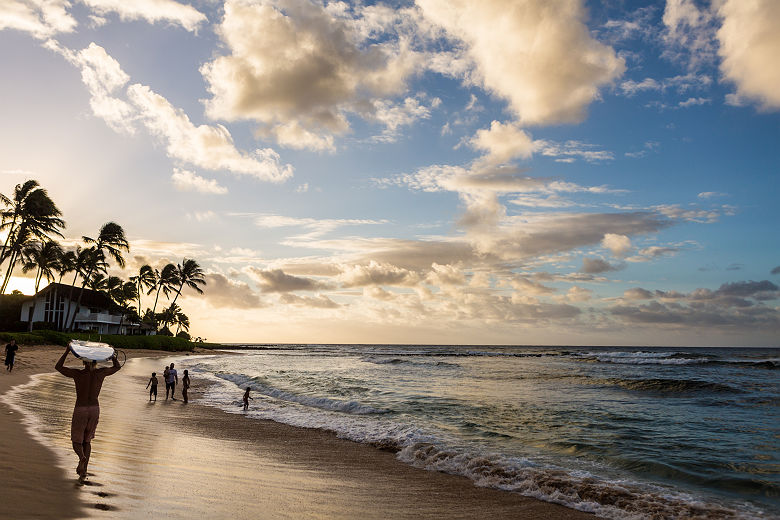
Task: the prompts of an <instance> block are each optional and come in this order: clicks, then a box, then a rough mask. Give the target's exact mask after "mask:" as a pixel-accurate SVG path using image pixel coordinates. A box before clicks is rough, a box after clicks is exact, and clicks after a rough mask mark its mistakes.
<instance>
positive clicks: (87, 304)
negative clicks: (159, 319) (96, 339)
mask: <svg viewBox="0 0 780 520" xmlns="http://www.w3.org/2000/svg"><path fill="white" fill-rule="evenodd" d="M80 290H81V288H80V287H75V288H73V289H71V286H70V285H65V284H61V283H52V284H49V285H47V286H46V287H44V288H43V289H41V290H40V291H38V294H36V295H35V296H31V297H30V299H29V300H28V301H25V302H24V303H23V304H22V316H21V318H20V319H21V321H23V322H27V323H30V322H32V323H35V322H39V321H42V322H46V323H50V324H53V325H54V327H55V328H56V329H57V330H65V329H66V328H68V326H69V325H70V319H71V318H72V317H73V312H74V311H76V320H75V321H74V325H73V329H74V330H75V331H84V332H94V333H97V334H143V333H144V332H142V331H141V329H142V327H141V325H139V324H138V323H128V319H127V317H126V316H125V318H124V319H123V318H122V316H121V314H120V313H119V312H118V309H117V306H116V305H115V304H114V303H113V302H112V301H111V300H110V299H109V298H108V296H106V295H105V294H103V293H101V292H98V291H93V290H91V289H84V294H83V295H82V297H81V305H80V306H78V305H77V303H78V298H79V292H80Z"/></svg>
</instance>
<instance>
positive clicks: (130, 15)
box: [79, 0, 207, 31]
mask: <svg viewBox="0 0 780 520" xmlns="http://www.w3.org/2000/svg"><path fill="white" fill-rule="evenodd" d="M79 1H80V2H82V3H84V4H86V5H87V6H89V7H90V8H92V10H93V11H94V12H95V13H97V14H98V15H99V16H105V15H107V14H109V13H117V14H118V15H119V17H120V18H121V19H122V20H123V21H131V20H146V21H147V22H149V23H156V22H168V23H171V24H178V25H181V26H182V27H184V28H185V29H187V30H188V31H195V30H196V29H197V28H198V26H199V25H200V24H201V23H204V22H206V21H207V20H206V17H205V16H204V15H203V13H201V12H200V11H198V10H197V9H195V8H194V7H192V6H190V5H186V4H181V3H179V2H175V1H173V0H132V1H131V2H127V1H124V0H79Z"/></svg>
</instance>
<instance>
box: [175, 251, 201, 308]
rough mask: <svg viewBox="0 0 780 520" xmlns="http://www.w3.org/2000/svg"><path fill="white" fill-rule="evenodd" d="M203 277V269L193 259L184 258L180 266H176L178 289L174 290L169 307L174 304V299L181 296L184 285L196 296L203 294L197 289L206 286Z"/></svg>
mask: <svg viewBox="0 0 780 520" xmlns="http://www.w3.org/2000/svg"><path fill="white" fill-rule="evenodd" d="M203 276H204V273H203V269H201V268H200V266H199V265H198V262H196V261H195V260H193V259H187V258H185V259H184V261H183V262H182V263H181V264H179V265H177V266H176V278H178V280H179V288H178V289H177V290H176V296H174V298H173V302H172V303H171V305H173V304H175V303H176V298H178V297H179V295H181V290H182V289H184V286H185V285H186V286H187V287H189V288H191V289H194V290H195V291H196V292H197V293H198V294H203V289H201V288H200V287H198V286H199V285H206V280H205V279H204V278H203Z"/></svg>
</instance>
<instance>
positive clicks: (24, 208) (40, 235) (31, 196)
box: [0, 180, 65, 294]
mask: <svg viewBox="0 0 780 520" xmlns="http://www.w3.org/2000/svg"><path fill="white" fill-rule="evenodd" d="M2 202H3V203H4V204H5V205H6V209H5V210H3V211H2V213H0V231H3V230H4V231H6V232H7V233H8V234H7V236H6V239H5V242H4V243H3V246H2V249H0V265H3V264H4V263H5V261H6V260H8V267H7V269H6V273H5V278H4V279H3V284H2V286H0V294H3V293H5V290H6V288H7V287H8V282H9V281H10V279H11V275H12V274H13V270H14V267H15V266H16V263H17V261H18V260H19V259H20V257H21V254H22V251H23V250H24V249H25V248H26V247H28V246H30V245H32V243H33V242H35V241H46V240H49V239H50V235H57V236H60V237H61V236H62V233H61V232H60V229H62V228H64V227H65V221H64V220H62V219H61V218H60V216H61V215H62V212H60V210H59V208H57V205H56V204H54V201H52V200H51V198H49V194H48V193H47V192H46V190H45V189H43V188H41V187H40V186H39V185H38V183H37V182H36V181H34V180H29V181H27V182H25V183H24V184H17V185H16V188H15V189H14V196H13V198H8V197H5V196H3V198H2Z"/></svg>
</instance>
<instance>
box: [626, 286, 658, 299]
mask: <svg viewBox="0 0 780 520" xmlns="http://www.w3.org/2000/svg"><path fill="white" fill-rule="evenodd" d="M623 298H624V299H626V300H649V299H651V298H653V293H652V292H650V291H648V290H647V289H642V288H641V287H634V288H632V289H626V290H625V291H624V292H623Z"/></svg>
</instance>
